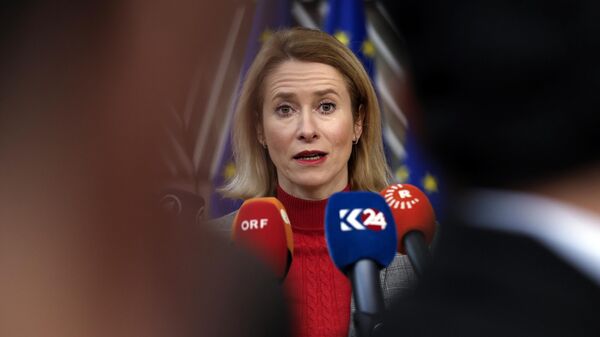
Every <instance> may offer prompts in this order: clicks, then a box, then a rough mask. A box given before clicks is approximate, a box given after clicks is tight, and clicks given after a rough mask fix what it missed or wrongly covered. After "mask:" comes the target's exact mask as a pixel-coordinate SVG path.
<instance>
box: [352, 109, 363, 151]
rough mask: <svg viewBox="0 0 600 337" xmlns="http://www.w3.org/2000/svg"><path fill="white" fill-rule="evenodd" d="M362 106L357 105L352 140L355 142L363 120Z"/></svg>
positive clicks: (360, 132) (360, 131) (359, 133)
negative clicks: (356, 116)
mask: <svg viewBox="0 0 600 337" xmlns="http://www.w3.org/2000/svg"><path fill="white" fill-rule="evenodd" d="M364 110H365V109H364V106H363V105H362V104H361V105H359V106H358V118H356V120H355V121H354V142H355V143H357V142H358V140H359V139H360V136H361V135H362V130H363V123H364V120H365V111H364Z"/></svg>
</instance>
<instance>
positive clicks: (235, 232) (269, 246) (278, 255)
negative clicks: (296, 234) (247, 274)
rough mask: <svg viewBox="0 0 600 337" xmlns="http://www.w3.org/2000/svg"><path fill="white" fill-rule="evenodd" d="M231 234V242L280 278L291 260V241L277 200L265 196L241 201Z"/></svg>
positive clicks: (289, 230) (292, 246)
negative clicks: (263, 263) (252, 255)
mask: <svg viewBox="0 0 600 337" xmlns="http://www.w3.org/2000/svg"><path fill="white" fill-rule="evenodd" d="M231 235H232V239H233V242H234V244H236V245H239V246H242V247H244V248H245V249H247V250H249V251H251V252H252V253H254V255H256V256H257V257H258V258H259V259H260V260H261V261H264V262H265V263H266V264H267V265H268V266H269V267H271V270H272V271H273V272H274V273H275V275H276V276H277V278H278V279H279V280H280V281H283V279H284V278H285V276H286V275H287V272H288V270H289V268H290V265H291V263H292V255H293V251H294V242H293V239H292V228H291V225H290V220H289V218H288V215H287V213H286V211H285V208H284V207H283V205H282V204H281V202H280V201H279V200H277V199H275V198H273V197H267V198H253V199H248V200H246V201H244V203H243V204H242V206H241V207H240V209H239V210H238V212H237V214H236V216H235V219H234V221H233V229H232V234H231Z"/></svg>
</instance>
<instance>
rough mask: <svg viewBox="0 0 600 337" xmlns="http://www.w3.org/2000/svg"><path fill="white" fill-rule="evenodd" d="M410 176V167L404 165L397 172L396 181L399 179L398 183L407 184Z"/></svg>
mask: <svg viewBox="0 0 600 337" xmlns="http://www.w3.org/2000/svg"><path fill="white" fill-rule="evenodd" d="M409 176H410V171H409V170H408V167H407V166H406V165H402V166H400V167H399V168H398V169H397V170H396V179H398V182H400V183H405V182H407V181H408V177H409Z"/></svg>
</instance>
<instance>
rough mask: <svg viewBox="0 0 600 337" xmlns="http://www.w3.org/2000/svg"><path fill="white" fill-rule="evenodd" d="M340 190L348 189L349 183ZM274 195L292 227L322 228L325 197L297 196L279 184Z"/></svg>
mask: <svg viewBox="0 0 600 337" xmlns="http://www.w3.org/2000/svg"><path fill="white" fill-rule="evenodd" d="M341 191H343V192H347V191H350V185H346V187H345V188H343V189H341ZM276 197H277V199H279V201H281V203H282V204H283V206H284V207H285V209H286V211H287V213H288V216H289V218H290V222H291V224H292V227H293V228H294V229H299V230H319V231H322V230H323V224H324V220H325V206H327V201H328V199H327V198H325V199H321V200H306V199H302V198H298V197H296V196H294V195H291V194H289V193H287V192H286V191H285V190H284V189H283V188H282V187H281V186H278V187H277V192H276Z"/></svg>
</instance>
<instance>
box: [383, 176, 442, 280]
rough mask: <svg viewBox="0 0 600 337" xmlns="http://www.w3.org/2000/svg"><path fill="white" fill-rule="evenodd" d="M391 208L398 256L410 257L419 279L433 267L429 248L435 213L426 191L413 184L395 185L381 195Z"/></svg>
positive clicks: (433, 229)
mask: <svg viewBox="0 0 600 337" xmlns="http://www.w3.org/2000/svg"><path fill="white" fill-rule="evenodd" d="M381 195H382V196H383V197H384V198H385V201H386V202H387V204H388V205H389V206H390V210H391V211H392V215H393V217H394V222H395V223H396V232H397V234H398V252H399V253H401V254H406V255H408V259H409V260H410V262H411V263H412V265H413V267H414V268H415V272H416V273H417V275H418V276H421V275H423V272H424V271H425V270H426V269H427V268H428V267H429V265H430V264H431V259H432V257H431V252H430V251H429V248H428V245H429V243H431V241H432V240H433V234H434V233H435V213H434V211H433V207H432V206H431V203H430V202H429V199H427V196H426V195H425V193H423V191H421V190H420V189H418V188H417V187H415V186H413V185H410V184H395V185H391V186H389V187H387V188H386V189H385V190H383V191H381Z"/></svg>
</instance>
